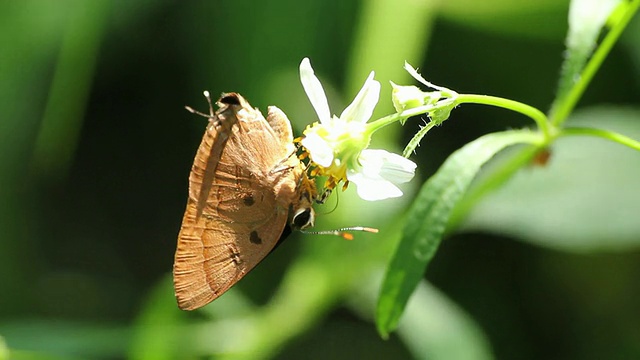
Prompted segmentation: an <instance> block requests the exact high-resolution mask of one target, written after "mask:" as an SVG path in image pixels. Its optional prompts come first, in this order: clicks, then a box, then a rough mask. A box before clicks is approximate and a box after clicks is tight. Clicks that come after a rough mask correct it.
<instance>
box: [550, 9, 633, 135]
mask: <svg viewBox="0 0 640 360" xmlns="http://www.w3.org/2000/svg"><path fill="white" fill-rule="evenodd" d="M638 7H640V0H633V1H632V2H631V3H629V4H628V7H627V11H626V12H625V13H624V14H622V16H620V20H619V21H618V22H617V23H616V24H615V25H614V26H613V27H612V28H611V30H610V31H609V32H608V33H607V35H606V36H605V38H604V39H603V40H602V43H601V44H600V46H598V49H597V50H596V51H595V52H594V53H593V56H592V57H591V59H589V62H588V63H587V66H585V68H584V70H583V71H582V74H581V75H580V78H579V79H578V81H576V83H575V85H574V86H573V87H572V88H571V90H569V92H568V93H567V96H566V97H564V98H563V99H561V100H560V101H559V102H558V106H552V108H551V112H550V114H549V119H551V124H552V125H553V126H555V127H558V126H559V125H561V124H562V123H563V122H564V121H565V120H566V119H567V117H568V116H569V114H571V112H572V111H573V109H574V108H575V107H576V104H577V103H578V101H579V100H580V98H581V97H582V94H583V93H584V91H585V90H586V89H587V86H588V85H589V83H590V82H591V80H592V79H593V76H594V75H595V74H596V72H597V71H598V69H599V68H600V66H601V65H602V63H603V62H604V59H605V58H606V57H607V55H608V54H609V52H610V51H611V48H613V45H614V44H615V43H616V41H617V40H618V38H619V37H620V34H622V31H623V30H624V29H625V27H626V26H627V24H628V23H629V21H630V20H631V18H633V15H634V14H635V13H636V11H638Z"/></svg>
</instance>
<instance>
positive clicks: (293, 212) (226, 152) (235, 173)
mask: <svg viewBox="0 0 640 360" xmlns="http://www.w3.org/2000/svg"><path fill="white" fill-rule="evenodd" d="M217 104H218V106H219V109H218V111H216V112H215V114H214V113H213V110H210V114H209V115H208V116H207V117H208V118H209V123H208V125H207V129H206V131H205V134H204V136H203V138H202V142H201V144H200V147H199V148H198V151H197V153H196V157H195V159H194V163H193V167H192V169H191V173H190V176H189V196H188V199H187V207H186V210H185V214H184V218H183V221H182V227H181V229H180V233H179V235H178V246H177V250H176V254H175V262H174V270H173V276H174V289H175V295H176V298H177V301H178V305H179V307H180V308H181V309H184V310H193V309H197V308H199V307H201V306H204V305H206V304H207V303H209V302H211V301H213V300H214V299H216V298H217V297H219V296H220V295H222V294H223V293H224V292H225V291H226V290H228V289H229V288H230V287H231V286H233V285H234V284H235V283H236V282H238V281H239V280H240V279H241V278H242V277H243V276H244V275H245V274H246V273H248V272H249V271H250V270H251V269H253V268H254V267H255V266H256V265H257V264H258V263H259V262H260V261H261V260H262V259H263V258H264V257H265V256H267V255H268V254H269V252H271V250H272V249H273V248H274V247H275V245H276V244H277V242H278V240H279V239H280V236H281V234H282V233H283V231H284V228H285V226H286V225H287V224H289V225H290V226H292V227H294V228H305V227H308V226H312V225H313V215H314V214H313V208H312V206H311V203H312V199H314V197H315V187H314V185H313V183H312V182H311V181H310V180H309V178H308V177H307V174H306V172H305V167H304V165H303V164H302V163H301V162H300V160H299V159H298V158H297V156H296V147H295V145H294V143H293V136H292V131H291V124H290V122H289V120H288V119H287V117H286V115H285V114H284V113H283V112H282V111H281V110H280V109H278V108H276V107H269V112H268V115H267V118H266V119H265V118H264V116H263V115H262V114H261V113H260V111H259V110H258V109H255V108H252V107H251V105H249V103H248V102H247V101H246V100H245V99H244V98H243V97H242V96H241V95H239V94H236V93H230V94H224V95H223V96H222V97H221V98H220V100H219V101H218V102H217Z"/></svg>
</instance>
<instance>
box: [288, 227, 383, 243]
mask: <svg viewBox="0 0 640 360" xmlns="http://www.w3.org/2000/svg"><path fill="white" fill-rule="evenodd" d="M347 231H364V232H369V233H377V232H378V229H375V228H370V227H365V226H353V227H346V228H342V229H335V230H325V231H306V230H300V232H301V233H303V234H309V235H336V236H340V237H341V238H343V239H345V240H353V234H350V233H348V232H347Z"/></svg>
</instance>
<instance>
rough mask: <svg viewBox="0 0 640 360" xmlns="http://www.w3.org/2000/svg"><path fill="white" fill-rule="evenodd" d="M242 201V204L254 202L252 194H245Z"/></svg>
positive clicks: (248, 204) (249, 204)
mask: <svg viewBox="0 0 640 360" xmlns="http://www.w3.org/2000/svg"><path fill="white" fill-rule="evenodd" d="M242 201H244V204H245V205H247V206H251V205H253V204H255V203H256V200H255V199H254V198H253V196H252V195H251V194H248V195H246V196H245V197H244V198H243V199H242Z"/></svg>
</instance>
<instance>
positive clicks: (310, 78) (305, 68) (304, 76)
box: [300, 58, 331, 123]
mask: <svg viewBox="0 0 640 360" xmlns="http://www.w3.org/2000/svg"><path fill="white" fill-rule="evenodd" d="M300 82H302V87H303V88H304V92H306V93H307V97H308V98H309V101H311V105H312V106H313V108H314V109H315V110H316V114H318V119H319V120H320V122H321V123H326V122H328V121H330V120H331V110H329V102H328V101H327V96H326V95H325V93H324V89H323V88H322V84H321V83H320V80H318V78H317V77H316V75H315V74H314V72H313V68H312V67H311V62H310V61H309V58H304V59H302V62H301V63H300Z"/></svg>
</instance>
